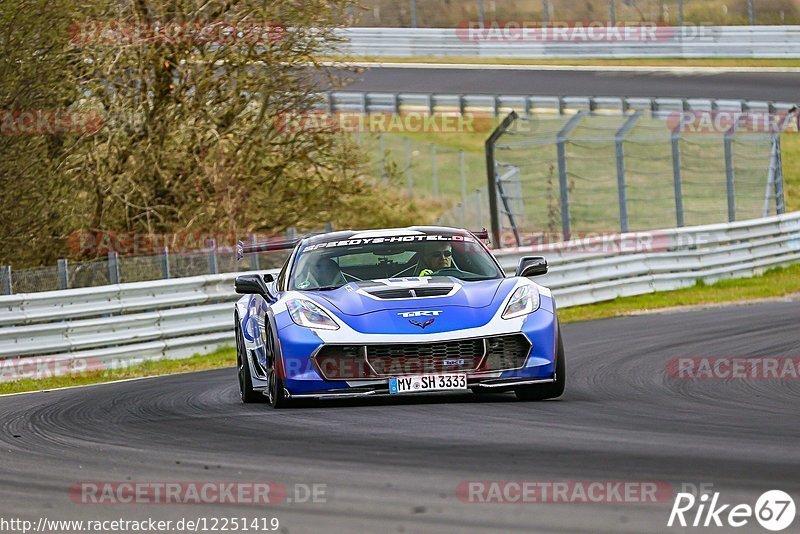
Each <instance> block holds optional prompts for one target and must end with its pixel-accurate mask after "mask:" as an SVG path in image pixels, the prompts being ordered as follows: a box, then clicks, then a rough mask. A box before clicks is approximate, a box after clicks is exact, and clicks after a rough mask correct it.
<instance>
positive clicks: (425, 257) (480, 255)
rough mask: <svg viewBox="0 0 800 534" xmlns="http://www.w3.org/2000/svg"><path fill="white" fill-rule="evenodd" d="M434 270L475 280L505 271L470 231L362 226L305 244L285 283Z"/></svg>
mask: <svg viewBox="0 0 800 534" xmlns="http://www.w3.org/2000/svg"><path fill="white" fill-rule="evenodd" d="M434 275H435V276H452V277H455V278H459V279H461V280H464V281H476V280H489V279H493V278H502V277H503V272H502V271H501V270H500V269H499V268H498V267H497V264H496V262H495V261H494V259H493V258H492V256H491V255H490V254H489V252H488V251H487V250H486V249H485V248H484V247H483V246H482V245H481V244H480V242H478V240H477V239H476V238H475V237H473V236H472V235H470V234H468V233H457V232H421V231H411V230H408V231H402V232H397V231H395V232H361V233H356V234H353V235H352V236H350V237H348V238H347V239H343V240H342V239H337V240H330V241H315V242H313V243H312V244H308V245H306V246H305V247H303V248H302V249H301V250H300V251H299V255H298V259H297V263H296V265H295V267H294V268H293V269H292V274H291V278H290V280H289V289H293V290H315V289H316V290H325V289H336V288H339V287H342V286H343V285H345V284H347V283H350V282H359V281H366V280H380V279H387V278H409V277H420V276H434Z"/></svg>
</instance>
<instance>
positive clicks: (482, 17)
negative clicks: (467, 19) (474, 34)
mask: <svg viewBox="0 0 800 534" xmlns="http://www.w3.org/2000/svg"><path fill="white" fill-rule="evenodd" d="M484 20H486V11H484V9H483V0H478V22H480V23H481V27H483V21H484Z"/></svg>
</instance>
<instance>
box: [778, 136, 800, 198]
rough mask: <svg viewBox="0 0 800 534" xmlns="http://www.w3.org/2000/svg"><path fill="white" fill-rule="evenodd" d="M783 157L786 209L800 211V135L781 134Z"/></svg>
mask: <svg viewBox="0 0 800 534" xmlns="http://www.w3.org/2000/svg"><path fill="white" fill-rule="evenodd" d="M781 159H782V161H783V187H784V190H783V196H784V199H785V201H786V211H787V212H788V211H798V210H800V136H799V135H798V134H797V133H785V134H783V135H781Z"/></svg>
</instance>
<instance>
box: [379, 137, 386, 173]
mask: <svg viewBox="0 0 800 534" xmlns="http://www.w3.org/2000/svg"><path fill="white" fill-rule="evenodd" d="M378 145H379V150H380V151H381V183H383V184H386V142H385V140H384V138H383V132H381V133H379V134H378Z"/></svg>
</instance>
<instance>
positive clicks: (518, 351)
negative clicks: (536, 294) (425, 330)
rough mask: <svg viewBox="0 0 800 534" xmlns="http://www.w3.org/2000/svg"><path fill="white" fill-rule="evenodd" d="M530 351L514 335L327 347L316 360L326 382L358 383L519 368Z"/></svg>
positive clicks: (520, 339)
mask: <svg viewBox="0 0 800 534" xmlns="http://www.w3.org/2000/svg"><path fill="white" fill-rule="evenodd" d="M530 349H531V344H530V343H529V342H528V339H527V338H526V337H525V336H523V335H522V334H511V335H507V336H497V337H487V338H477V339H463V340H455V341H444V342H439V343H397V344H386V345H325V346H324V347H322V348H321V349H320V351H319V352H318V353H317V354H316V356H315V357H314V359H315V361H316V364H317V367H318V368H319V370H320V372H321V373H322V376H323V377H324V378H325V379H326V380H356V379H375V378H385V377H390V376H403V375H424V374H440V373H454V372H462V373H463V372H491V371H501V370H505V369H517V368H520V367H522V366H524V365H525V361H526V360H527V358H528V353H529V352H530ZM484 353H485V358H484Z"/></svg>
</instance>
